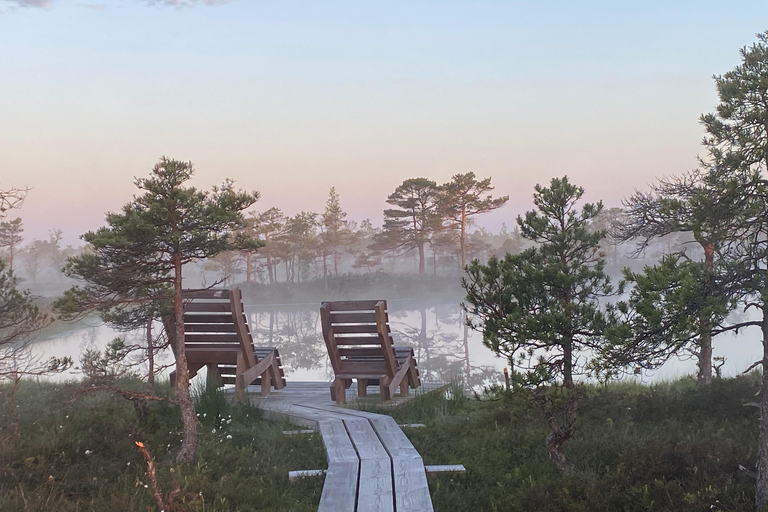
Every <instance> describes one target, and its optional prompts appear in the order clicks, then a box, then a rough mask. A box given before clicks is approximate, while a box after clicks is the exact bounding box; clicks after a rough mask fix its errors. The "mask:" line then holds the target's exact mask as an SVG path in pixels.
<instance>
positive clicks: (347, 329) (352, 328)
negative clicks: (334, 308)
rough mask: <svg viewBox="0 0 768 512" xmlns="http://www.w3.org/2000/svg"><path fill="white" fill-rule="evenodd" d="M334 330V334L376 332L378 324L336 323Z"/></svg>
mask: <svg viewBox="0 0 768 512" xmlns="http://www.w3.org/2000/svg"><path fill="white" fill-rule="evenodd" d="M333 332H334V334H360V333H375V332H376V324H369V325H364V324H336V325H334V326H333ZM337 339H338V338H337Z"/></svg>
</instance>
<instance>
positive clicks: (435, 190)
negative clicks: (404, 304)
mask: <svg viewBox="0 0 768 512" xmlns="http://www.w3.org/2000/svg"><path fill="white" fill-rule="evenodd" d="M440 197H441V195H440V187H438V185H437V183H435V182H434V181H432V180H428V179H426V178H411V179H407V180H405V181H404V182H403V183H401V184H400V185H398V187H397V188H396V189H395V191H394V192H392V193H391V194H390V195H389V197H387V203H389V204H391V205H393V206H396V207H397V208H389V209H386V210H384V227H383V230H382V233H381V234H380V236H379V237H378V241H377V243H376V246H377V247H379V248H387V249H394V248H400V247H403V248H406V249H409V250H412V249H417V250H418V252H419V274H423V273H424V270H425V265H424V245H425V244H426V243H428V242H429V240H430V238H431V236H432V233H433V232H434V231H435V230H436V229H437V228H438V227H439V226H440V212H439V209H438V206H439V203H440Z"/></svg>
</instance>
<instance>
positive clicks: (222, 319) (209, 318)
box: [184, 313, 234, 325]
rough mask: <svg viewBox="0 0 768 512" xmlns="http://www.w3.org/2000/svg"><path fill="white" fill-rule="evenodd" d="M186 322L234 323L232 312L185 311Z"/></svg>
mask: <svg viewBox="0 0 768 512" xmlns="http://www.w3.org/2000/svg"><path fill="white" fill-rule="evenodd" d="M184 323H191V324H232V325H234V321H233V320H232V314H231V313H184Z"/></svg>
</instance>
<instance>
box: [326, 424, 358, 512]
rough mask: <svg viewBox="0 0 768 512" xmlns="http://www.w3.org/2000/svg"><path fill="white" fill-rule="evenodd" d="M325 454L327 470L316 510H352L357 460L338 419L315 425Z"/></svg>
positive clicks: (354, 497)
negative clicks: (326, 456) (321, 439)
mask: <svg viewBox="0 0 768 512" xmlns="http://www.w3.org/2000/svg"><path fill="white" fill-rule="evenodd" d="M318 427H319V430H320V434H321V435H322V436H323V444H324V445H325V450H326V452H327V454H328V471H327V472H326V475H325V484H324V485H323V491H322V494H321V495H320V506H319V507H318V512H354V510H355V503H356V500H357V485H358V472H359V468H360V461H359V459H358V458H357V453H356V452H355V448H354V446H353V445H352V441H351V440H350V438H349V435H348V434H347V430H346V428H345V427H344V423H343V422H342V421H341V420H331V419H325V420H322V421H320V422H319V424H318Z"/></svg>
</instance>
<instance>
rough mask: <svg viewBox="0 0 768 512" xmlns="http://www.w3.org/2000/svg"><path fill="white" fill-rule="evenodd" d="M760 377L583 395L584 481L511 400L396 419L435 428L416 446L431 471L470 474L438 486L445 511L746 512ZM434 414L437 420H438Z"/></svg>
mask: <svg viewBox="0 0 768 512" xmlns="http://www.w3.org/2000/svg"><path fill="white" fill-rule="evenodd" d="M758 388H759V382H758V378H756V377H755V376H747V377H739V378H735V379H722V380H716V381H715V382H714V383H713V385H712V386H711V387H710V388H709V389H707V390H699V389H697V388H696V386H695V382H693V381H692V380H691V379H687V378H686V379H681V380H679V381H674V382H666V383H661V384H659V385H654V386H643V385H639V384H634V383H619V384H616V385H609V386H607V387H603V386H585V387H583V388H582V389H581V392H582V394H583V399H582V400H581V402H580V406H579V407H580V408H579V415H580V419H579V422H578V432H577V434H576V436H575V438H573V439H572V440H570V441H568V443H566V445H565V447H564V449H565V452H566V455H567V456H568V457H569V458H570V460H571V461H572V462H573V463H574V465H575V466H576V468H577V473H576V476H574V477H572V478H564V477H562V476H561V475H560V474H559V473H558V472H557V470H556V468H555V466H554V464H553V463H552V462H551V461H550V460H549V459H548V455H547V450H546V446H545V437H546V435H547V432H548V430H547V428H546V425H545V424H544V421H543V418H542V417H541V415H540V413H539V412H538V411H537V410H536V409H535V408H531V407H530V405H529V404H528V403H527V402H525V401H522V400H520V399H519V398H518V397H516V396H514V395H513V394H510V393H506V392H504V391H503V390H500V389H499V390H497V393H495V394H492V395H488V396H486V397H485V398H486V399H485V400H481V401H477V400H464V401H463V403H462V404H461V406H459V407H456V406H454V409H450V407H451V406H450V397H449V398H446V397H441V396H429V395H428V396H425V397H422V398H419V399H417V401H421V404H419V403H417V401H415V402H414V403H412V404H409V405H408V406H406V407H403V408H401V409H400V410H398V411H396V412H394V413H393V414H394V415H396V416H397V419H398V421H400V422H403V423H409V422H411V421H417V420H418V421H421V422H424V423H426V424H427V428H423V429H412V430H410V429H409V430H408V431H407V434H408V436H409V437H410V439H411V441H412V442H413V443H414V445H415V446H416V448H417V450H419V453H420V454H421V455H422V457H423V458H424V461H425V463H426V464H464V465H465V467H466V468H467V473H466V474H465V475H456V474H454V475H435V476H430V478H429V482H430V488H431V491H432V498H433V502H434V504H435V510H436V511H441V510H443V511H449V510H450V511H456V510H467V511H470V510H497V511H545V512H546V511H566V510H568V511H570V510H574V511H582V510H583V511H593V510H594V511H624V510H627V511H641V510H642V511H656V510H661V511H663V510H668V511H701V510H720V511H747V510H753V500H754V480H752V478H751V477H750V476H748V474H747V473H746V472H745V471H742V470H740V469H739V466H740V465H741V466H744V467H746V468H751V467H753V466H754V463H755V453H756V449H757V421H756V419H757V413H756V410H755V409H754V408H753V407H744V406H743V404H745V403H749V402H753V401H754V400H755V398H754V394H755V391H756V390H757V389H758ZM430 408H431V409H432V412H429V411H428V409H430Z"/></svg>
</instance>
